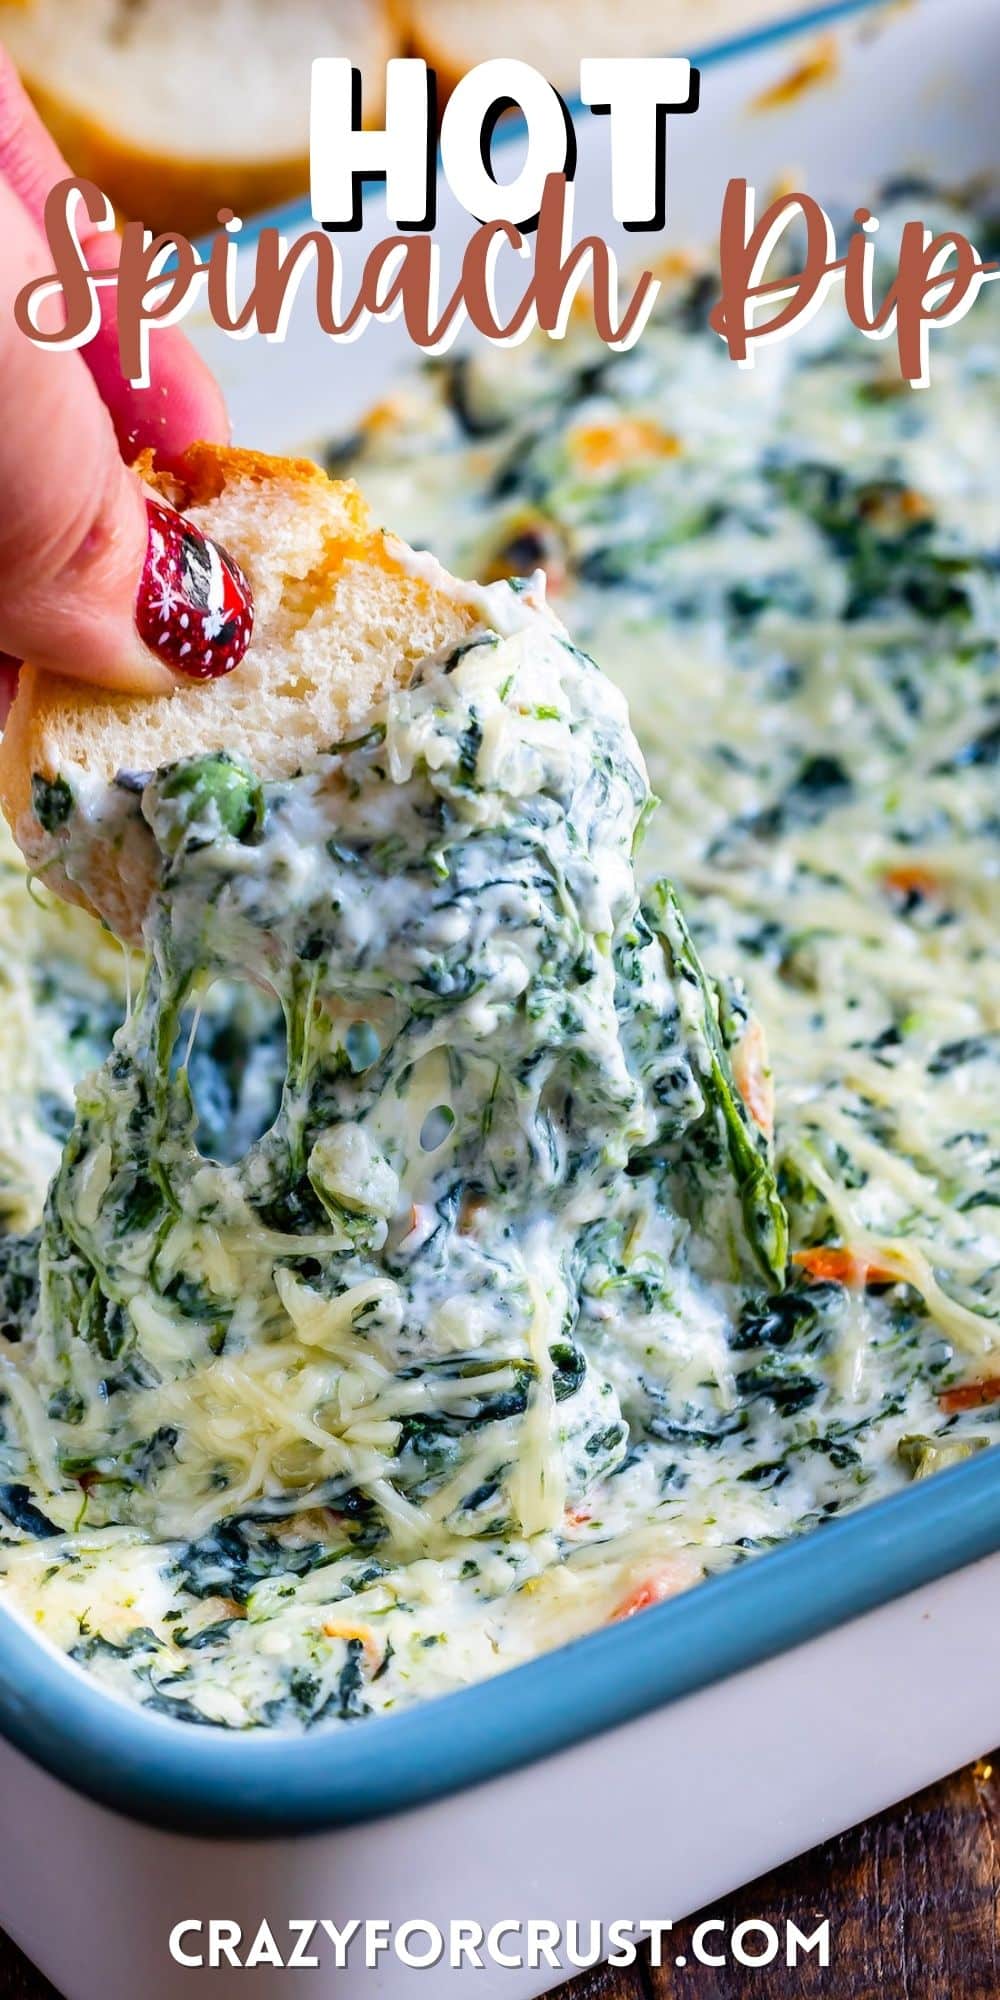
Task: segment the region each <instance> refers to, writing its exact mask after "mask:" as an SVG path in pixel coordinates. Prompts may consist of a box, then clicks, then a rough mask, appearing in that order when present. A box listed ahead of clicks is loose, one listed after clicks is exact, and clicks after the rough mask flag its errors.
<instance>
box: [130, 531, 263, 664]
mask: <svg viewBox="0 0 1000 2000" xmlns="http://www.w3.org/2000/svg"><path fill="white" fill-rule="evenodd" d="M146 512H147V516H148V520H149V542H148V546H147V549H146V562H145V567H144V569H143V572H142V581H141V583H140V585H139V596H138V599H137V601H136V607H135V622H136V625H137V627H138V631H139V637H140V638H141V639H142V640H144V641H145V644H146V645H147V646H148V647H149V648H150V650H151V651H152V652H154V653H155V654H156V655H157V656H158V658H159V659H161V660H163V661H164V662H165V663H166V665H167V666H168V667H171V668H172V669H173V671H174V673H176V674H183V675H184V676H185V677H186V679H188V680H192V681H214V680H218V679H219V677H220V675H222V674H229V673H232V670H233V668H234V667H238V666H239V663H240V661H241V660H242V658H243V655H244V653H245V652H246V649H247V647H248V646H249V644H250V640H251V636H252V634H253V595H252V593H251V590H250V585H249V583H248V582H247V579H246V577H245V576H244V574H243V571H242V570H241V568H240V566H239V563H238V562H235V561H234V559H233V557H232V556H231V555H229V554H228V553H227V551H226V550H225V549H224V548H221V547H220V546H219V543H218V542H213V541H212V540H211V539H210V538H209V537H208V536H207V535H202V534H200V533H199V531H198V529H197V528H195V527H193V526H192V523H191V522H190V521H188V520H186V519H185V517H184V515H183V514H177V513H175V512H174V510H173V508H172V507H161V506H160V504H159V502H158V501H156V500H147V502H146Z"/></svg>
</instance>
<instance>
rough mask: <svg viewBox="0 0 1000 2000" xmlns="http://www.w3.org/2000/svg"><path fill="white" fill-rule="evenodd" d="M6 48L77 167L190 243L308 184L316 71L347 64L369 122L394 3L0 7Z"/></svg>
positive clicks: (377, 111) (379, 90)
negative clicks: (224, 213) (358, 74)
mask: <svg viewBox="0 0 1000 2000" xmlns="http://www.w3.org/2000/svg"><path fill="white" fill-rule="evenodd" d="M0 41H2V42H3V43H4V44H5V45H6V47H7V49H8V51H9V53H10V54H11V56H12V57H13V59H14V61H15V63H16V64H17V66H18V69H19V70H20V72H21V74H22V76H23V78H24V80H25V83H26V84H27V86H28V88H29V90H30V92H31V94H32V96H33V97H34V99H35V102H36V104H37V105H38V107H39V110H40V111H41V114H42V117H43V118H44V120H45V123H46V124H47V125H48V126H49V129H50V130H51V131H52V133H53V134H54V136H55V138H56V140H57V141H58V143H59V145H60V146H61V148H62V151H63V153H64V154H65V156H66V159H67V160H68V161H69V164H70V166H71V167H72V168H73V171H74V172H75V173H78V174H83V175H85V176H86V177H87V178H88V179H90V180H94V181H96V182H97V184H98V186H99V187H100V188H102V189H103V191H104V193H105V194H106V195H108V196H109V197H110V199H111V200H112V201H113V202H114V203H115V206H116V207H117V208H118V209H119V210H120V211H121V212H122V213H123V214H125V215H126V216H135V217H138V218H140V219H141V220H142V221H143V222H145V223H146V224H147V225H148V226H149V228H151V229H154V230H160V229H180V230H182V231H184V232H185V234H188V235H190V234H192V233H197V232H199V231H201V230H209V229H214V228H215V226H216V216H217V213H218V210H219V208H220V207H222V206H223V205H225V206H227V207H229V208H231V209H233V210H234V211H235V212H236V214H237V215H240V216H245V215H249V214H252V213H254V212H255V211H256V210H259V209H261V208H264V207H266V206H267V205H268V204H269V203H272V202H277V201H285V200H287V199H289V198H290V197H291V196H292V195H295V194H299V193H301V192H302V191H303V190H304V189H305V188H307V187H308V185H309V72H310V64H311V61H312V58H313V57H314V56H321V55H331V56H349V57H350V58H351V60H352V61H353V62H354V63H355V64H356V65H357V66H358V67H359V68H360V69H361V71H362V73H363V75H364V80H365V94H364V111H365V116H366V118H367V119H368V120H370V121H371V122H373V123H374V122H375V121H376V120H379V119H380V118H381V116H382V111H383V108H384V85H385V63H386V59H387V58H388V57H389V56H391V55H392V54H393V53H394V38H393V31H392V26H391V21H390V16H389V10H388V5H387V0H281V4H280V5H278V4H276V0H0Z"/></svg>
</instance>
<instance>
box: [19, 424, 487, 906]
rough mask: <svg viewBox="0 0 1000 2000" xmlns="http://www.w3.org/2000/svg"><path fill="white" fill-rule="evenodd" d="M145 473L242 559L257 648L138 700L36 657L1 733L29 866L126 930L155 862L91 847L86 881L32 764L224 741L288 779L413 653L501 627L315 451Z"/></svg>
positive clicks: (143, 764) (111, 761) (158, 760)
mask: <svg viewBox="0 0 1000 2000" xmlns="http://www.w3.org/2000/svg"><path fill="white" fill-rule="evenodd" d="M139 469H140V470H141V471H142V472H143V475H144V476H145V478H146V481H147V484H149V485H153V486H156V487H157V489H158V490H159V491H160V493H161V494H162V495H163V497H164V498H165V499H167V500H169V501H170V502H171V504H172V505H175V506H179V507H182V508H183V509H184V510H185V512H186V513H188V514H189V515H190V517H191V519H192V520H193V521H195V522H197V523H198V525H199V526H200V527H202V528H203V529H204V530H205V531H206V532H207V533H208V534H210V535H213V536H215V537H216V538H217V539H218V540H219V541H221V542H223V543H224V544H225V546H226V547H227V548H228V549H229V550H231V552H232V553H233V555H235V556H236V557H237V559H238V561H239V562H240V563H241V564H242V565H243V568H244V570H245V571H246V573H247V575H248V577H249V579H250V582H251V585H252V588H253V593H254V634H253V639H252V642H251V645H250V647H249V650H248V652H247V653H246V655H245V657H244V659H243V661H242V662H241V664H240V666H239V667H237V669H236V671H235V672H234V673H232V674H230V675H229V676H228V677H226V678H224V679H222V680H217V681H205V682H182V681H178V684H177V687H176V689H175V690H173V691H172V692H171V693H170V694H166V695H152V696H137V697H134V696H128V695H114V694H108V693H106V692H104V691H102V690H99V689H96V688H93V687H87V686H84V685H83V683H82V682H76V681H72V680H64V679H60V678H57V677H56V676H54V675H49V674H43V673H40V672H38V671H37V670H36V669H34V668H32V667H30V666H26V667H24V668H22V671H21V677H20V682H19V686H18V692H17V697H16V700H15V702H14V706H13V708H12V710H11V713H10V717H9V720H8V723H7V728H6V730H5V732H4V736H3V739H2V742H0V804H2V806H3V810H4V812H5V814H6V816H7V819H8V820H9V822H10V825H11V827H12V828H13V831H14V834H15V837H16V839H17V841H18V844H19V846H20V847H21V850H22V852H23V853H24V855H25V857H26V859H27V860H28V862H29V864H30V865H31V866H32V867H33V868H35V869H36V870H37V871H38V872H39V874H40V875H41V876H42V878H43V879H44V881H45V882H46V883H47V884H48V885H49V886H50V887H52V888H54V889H56V890H57V891H58V892H59V893H60V894H61V895H63V896H66V897H68V898H69V899H70V900H71V901H73V902H78V903H82V904H83V905H84V907H89V908H91V909H93V910H94V911H95V912H96V913H97V914H98V915H100V916H101V917H102V918H103V919H104V920H105V922H107V923H108V924H110V926H111V928H112V930H114V931H116V932H117V934H118V935H119V936H120V937H123V938H126V939H130V940H135V939H136V938H137V936H138V933H139V927H140V924H141V920H142V915H143V912H144V910H145V908H146V904H147V903H148V900H149V895H150V891H151V889H152V887H153V882H152V878H151V877H150V874H149V864H148V857H138V858H137V857H136V856H134V855H132V853H131V852H125V851H123V850H122V849H120V848H119V847H118V845H116V844H114V843H112V842H108V843H107V844H106V845H105V846H104V847H103V848H102V847H101V845H100V843H99V842H98V843H94V842H91V843H90V844H89V846H88V854H87V873H86V890H85V891H84V890H83V889H81V887H80V884H79V883H78V882H75V881H71V880H70V879H69V877H68V876H67V874H66V871H65V869H64V868H63V866H62V864H61V862H60V860H59V845H58V841H56V842H54V841H53V837H52V835H51V833H46V831H45V829H44V828H43V827H42V826H41V825H40V823H39V820H38V818H37V816H36V814H35V810H34V806H33V803H32V779H33V778H34V777H35V776H38V777H39V778H42V779H45V780H46V781H47V782H49V783H51V782H52V781H53V780H54V779H57V778H60V777H63V776H65V777H67V779H68V781H69V783H70V788H71V790H72V789H74V784H75V787H76V790H77V791H79V790H80V789H81V787H80V784H79V780H78V777H75V774H80V773H83V774H84V785H85V786H91V787H92V786H93V784H94V782H95V781H96V782H97V783H98V784H101V783H104V784H107V783H110V782H111V781H112V780H113V779H114V778H115V777H116V776H117V774H118V773H119V772H120V771H129V772H150V771H153V770H155V769H157V767H158V766H160V765H162V764H167V763H172V762H174V761H175V760H176V759H178V758H181V757H190V756H201V755H202V754H203V753H204V752H206V751H212V750H228V751H231V752H232V753H233V754H235V755H237V756H240V757H244V758H246V759H247V761H248V762H249V763H250V764H252V765H253V767H254V769H255V770H256V771H257V772H258V773H259V774H260V776H261V777H263V778H266V779H274V778H284V777H289V776H291V775H292V774H293V773H294V772H296V771H299V770H303V769H308V768H310V766H312V767H315V764H316V762H317V761H318V760H319V759H321V758H322V757H323V756H324V755H325V754H326V753H327V752H329V750H330V749H331V748H332V747H333V746H334V745H335V744H337V743H338V742H342V741H343V740H344V739H345V737H348V736H350V735H351V734H352V733H353V732H354V731H355V730H356V727H357V725H358V724H359V723H363V721H364V719H365V717H366V716H367V715H368V714H369V713H370V711H371V709H372V706H373V705H374V704H375V703H376V702H377V701H378V700H379V699H380V698H382V697H383V696H384V695H385V694H386V693H387V692H388V690H389V689H390V688H391V687H392V686H393V685H394V684H400V683H404V682H405V681H406V680H407V679H408V678H409V676H410V674H411V672H412V670H413V667H414V665H415V664H416V662H417V661H419V660H422V659H425V658H426V657H427V656H428V655H429V654H432V653H435V652H438V651H439V650H440V649H441V648H448V647H451V646H454V645H456V644H457V643H458V641H459V640H460V639H461V638H463V637H464V636H465V634H466V633H468V632H469V631H470V630H472V629H473V628H475V627H476V626H482V625H484V624H486V625H488V624H489V623H490V618H489V614H488V608H487V607H488V603H489V599H488V595H484V593H482V592H479V591H477V588H476V586H475V585H465V584H461V583H458V582H457V581H456V580H455V579H453V578H451V577H449V576H448V574H447V573H446V571H444V570H443V569H441V567H440V565H439V564H437V563H436V562H435V561H434V560H433V558H431V557H428V556H424V555H416V554H415V553H414V552H413V551H412V550H411V549H409V548H407V546H406V544H405V543H403V542H401V541H399V540H398V539H397V538H396V537H395V536H393V535H390V534H388V533H386V532H385V531H384V530H382V529H379V528H376V527H375V526H373V524H372V521H371V517H370V514H369V510H368V507H367V505H366V503H365V501H364V500H363V499H362V497H361V494H360V493H359V492H358V489H357V487H356V486H354V485H353V483H351V482H345V481H342V480H331V479H328V478H327V476H326V474H325V473H324V472H322V471H321V470H320V468H319V467H318V466H316V465H313V464H311V463H310V462H309V461H308V460H303V459H286V458H265V457H262V456H261V455H259V454H258V453H255V452H247V451H237V450H233V449H228V448H225V447H222V446H215V445H204V444H203V445H195V446H193V447H192V448H191V450H190V451H189V452H188V454H187V457H186V459H185V460H184V461H183V462H182V465H181V467H180V471H179V473H178V474H177V475H172V476H171V477H169V478H159V479H157V477H156V475H155V474H154V473H153V471H152V468H151V466H150V465H149V464H144V465H141V466H140V468H139ZM502 588H504V589H506V586H502ZM508 594H509V593H508Z"/></svg>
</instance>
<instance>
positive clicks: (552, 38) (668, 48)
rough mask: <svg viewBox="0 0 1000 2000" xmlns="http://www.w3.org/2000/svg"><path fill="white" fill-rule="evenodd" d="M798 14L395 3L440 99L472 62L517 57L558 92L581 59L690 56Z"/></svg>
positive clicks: (678, 2)
mask: <svg viewBox="0 0 1000 2000" xmlns="http://www.w3.org/2000/svg"><path fill="white" fill-rule="evenodd" d="M800 11H801V8H800V4H799V0H754V4H753V5H752V6H750V5H748V4H747V0H659V3H658V0H631V4H630V5H629V6H627V7H619V8H617V9H616V10H615V11H614V13H613V14H609V11H608V6H607V0H547V4H546V5H544V6H539V4H538V0H506V4H505V5H504V6H503V7H496V6H494V5H493V0H397V4H396V14H397V19H398V21H399V23H400V29H401V32H402V35H403V38H404V41H405V42H406V44H407V46H408V47H409V48H411V49H412V50H413V51H414V52H415V53H416V54H417V55H421V56H423V57H424V60H425V61H426V62H427V63H429V64H430V66H431V68H432V69H434V70H436V71H437V76H438V83H439V87H440V90H441V94H442V96H444V95H446V94H447V92H448V91H450V90H453V89H454V86H455V84H456V83H457V82H458V80H459V78H460V77H461V76H463V75H464V74H465V72H466V70H469V69H472V68H473V67H474V65H475V64H476V63H480V62H486V61H488V60H489V59H490V58H491V57H493V56H516V57H518V58H519V59H520V61H521V62H526V63H531V64H532V65H533V66H534V68H535V69H538V70H540V71H541V73H542V75H543V76H546V77H548V79H549V81H550V83H554V84H556V86H557V87H558V88H559V89H560V90H564V91H567V92H569V93H571V94H572V93H574V92H575V91H576V89H577V87H578V85H579V71H580V58H581V56H612V55H613V56H654V55H663V56H668V55H680V56H683V55H693V54H694V53H695V51H696V50H698V49H704V48H709V47H710V46H711V45H712V43H714V42H721V41H726V40H728V39H730V38H731V37H732V36H734V35H738V34H740V33H742V32H744V31H746V30H748V29H749V28H757V27H762V26H764V24H765V23H767V22H769V21H778V20H781V19H782V18H783V17H784V16H785V15H791V14H795V13H799V12H800Z"/></svg>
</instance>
